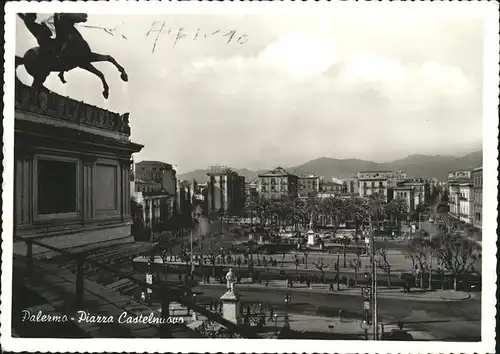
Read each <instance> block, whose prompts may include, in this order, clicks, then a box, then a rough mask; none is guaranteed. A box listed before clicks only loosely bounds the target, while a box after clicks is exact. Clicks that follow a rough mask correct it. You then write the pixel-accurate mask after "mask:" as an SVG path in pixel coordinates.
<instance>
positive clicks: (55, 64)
mask: <svg viewBox="0 0 500 354" xmlns="http://www.w3.org/2000/svg"><path fill="white" fill-rule="evenodd" d="M18 15H19V17H20V18H21V19H22V20H23V22H24V24H25V25H26V27H27V29H28V30H29V31H30V32H31V34H33V36H35V38H36V40H37V42H38V47H33V48H31V49H29V50H28V51H27V52H26V53H25V54H24V56H23V57H19V56H16V68H17V67H18V66H19V65H24V67H25V68H26V71H27V72H28V74H30V75H31V76H32V77H33V86H43V84H44V82H45V80H46V79H47V77H48V76H49V75H50V73H51V72H59V78H60V79H61V82H62V83H63V84H65V83H66V80H65V79H64V72H66V71H70V70H72V69H75V68H81V69H84V70H87V71H88V72H90V73H92V74H94V75H96V76H98V77H99V78H100V79H101V82H102V85H103V89H104V90H103V92H102V95H103V96H104V98H106V99H107V98H108V96H109V86H108V83H107V82H106V78H105V77H104V74H103V73H102V72H101V71H99V70H98V69H97V68H96V67H95V66H94V65H92V63H94V62H100V61H107V62H110V63H112V64H113V65H114V66H115V67H116V68H117V69H118V71H119V72H120V73H121V79H122V80H123V81H128V76H127V73H126V72H125V69H124V68H123V67H122V66H121V65H120V64H118V62H117V61H116V60H115V59H114V58H113V57H112V56H110V55H103V54H98V53H94V52H92V50H91V49H90V46H89V44H88V43H87V42H86V41H85V39H83V37H82V35H81V34H80V32H78V30H77V29H76V28H75V24H76V23H79V22H86V21H87V14H84V13H56V14H54V27H55V32H56V37H55V38H54V39H53V38H51V35H52V31H51V30H50V28H49V27H48V26H47V25H46V24H45V23H37V22H36V14H34V13H27V14H18Z"/></svg>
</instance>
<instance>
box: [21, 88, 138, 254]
mask: <svg viewBox="0 0 500 354" xmlns="http://www.w3.org/2000/svg"><path fill="white" fill-rule="evenodd" d="M128 119H129V115H128V113H126V114H122V115H120V114H118V113H114V112H110V111H107V110H104V109H101V108H98V107H95V106H91V105H88V104H86V103H83V102H79V101H76V100H73V99H70V98H67V97H63V96H61V95H58V94H56V93H54V92H51V91H49V90H47V89H45V88H34V87H28V86H26V85H24V84H22V83H21V82H20V81H19V80H17V79H16V92H15V141H14V145H15V147H14V150H15V157H14V158H15V170H14V179H15V190H14V211H15V215H14V225H15V229H14V235H15V236H21V237H37V238H39V237H43V238H44V242H47V243H51V244H54V245H55V246H61V245H64V248H71V247H77V248H78V247H84V246H85V247H87V246H89V245H90V244H92V243H94V242H95V243H97V242H99V243H100V244H101V245H102V244H103V242H104V243H107V242H114V241H115V240H118V239H122V240H125V239H129V238H130V237H131V236H130V235H131V233H130V221H131V210H130V209H131V194H130V165H131V157H132V154H133V153H135V152H139V151H140V150H141V149H142V147H143V146H142V145H139V144H135V143H133V142H131V141H130V127H129V121H128ZM20 244H23V243H22V242H21V243H20ZM15 247H16V246H15ZM44 251H46V250H44ZM34 252H35V249H34Z"/></svg>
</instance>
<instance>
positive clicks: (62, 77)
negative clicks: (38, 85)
mask: <svg viewBox="0 0 500 354" xmlns="http://www.w3.org/2000/svg"><path fill="white" fill-rule="evenodd" d="M57 76H59V79H61V82H62V83H63V84H65V83H66V79H65V78H64V71H59V75H57Z"/></svg>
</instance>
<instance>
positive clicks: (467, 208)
mask: <svg viewBox="0 0 500 354" xmlns="http://www.w3.org/2000/svg"><path fill="white" fill-rule="evenodd" d="M471 176H472V171H466V170H461V171H452V172H448V205H449V207H450V215H451V216H452V217H454V218H456V219H460V220H464V221H465V220H466V219H467V220H469V221H468V222H469V223H470V221H471V220H470V213H471V205H470V200H469V199H470V196H471V194H472V193H471V191H470V189H471V188H472V181H471Z"/></svg>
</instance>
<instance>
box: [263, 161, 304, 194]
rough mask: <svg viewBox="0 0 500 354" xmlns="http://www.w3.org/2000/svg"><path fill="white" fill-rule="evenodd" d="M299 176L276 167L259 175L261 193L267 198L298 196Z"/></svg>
mask: <svg viewBox="0 0 500 354" xmlns="http://www.w3.org/2000/svg"><path fill="white" fill-rule="evenodd" d="M298 183H299V177H298V176H296V175H294V174H291V173H289V172H287V171H286V170H285V169H284V168H282V167H276V168H275V169H273V170H270V171H267V172H265V173H262V174H260V175H259V193H260V196H261V197H262V198H265V199H277V198H283V197H290V198H297V196H298Z"/></svg>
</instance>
